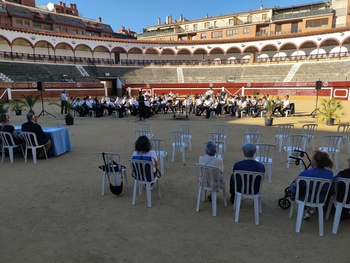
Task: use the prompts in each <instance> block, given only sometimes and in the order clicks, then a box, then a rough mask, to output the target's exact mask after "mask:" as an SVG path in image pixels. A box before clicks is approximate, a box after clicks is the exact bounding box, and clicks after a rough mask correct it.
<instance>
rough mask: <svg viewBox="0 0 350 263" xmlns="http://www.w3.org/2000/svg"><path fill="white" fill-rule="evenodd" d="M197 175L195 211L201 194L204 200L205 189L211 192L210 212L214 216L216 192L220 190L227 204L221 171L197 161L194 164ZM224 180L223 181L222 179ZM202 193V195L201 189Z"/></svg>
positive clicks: (197, 208) (197, 210) (197, 209)
mask: <svg viewBox="0 0 350 263" xmlns="http://www.w3.org/2000/svg"><path fill="white" fill-rule="evenodd" d="M195 167H196V170H197V175H198V197H197V207H196V212H199V206H200V201H201V197H202V196H203V201H205V200H206V196H207V191H209V192H210V193H211V199H212V201H211V203H212V213H213V216H216V203H217V192H218V191H219V190H222V193H223V199H224V205H225V206H227V201H226V190H225V186H226V185H225V184H224V185H223V180H224V179H223V178H222V173H221V170H220V169H219V168H216V167H212V166H207V165H202V164H199V163H196V164H195ZM224 182H225V181H224ZM203 190H204V194H203V195H202V191H203Z"/></svg>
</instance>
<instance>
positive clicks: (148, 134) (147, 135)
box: [135, 130, 153, 139]
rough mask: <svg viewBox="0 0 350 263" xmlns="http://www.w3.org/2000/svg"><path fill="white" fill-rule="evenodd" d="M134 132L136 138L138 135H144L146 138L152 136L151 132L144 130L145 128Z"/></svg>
mask: <svg viewBox="0 0 350 263" xmlns="http://www.w3.org/2000/svg"><path fill="white" fill-rule="evenodd" d="M135 134H136V138H138V137H140V136H146V137H147V138H148V139H151V138H152V137H153V134H152V132H150V131H145V130H139V131H135Z"/></svg>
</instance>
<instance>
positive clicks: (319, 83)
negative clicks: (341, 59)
mask: <svg viewBox="0 0 350 263" xmlns="http://www.w3.org/2000/svg"><path fill="white" fill-rule="evenodd" d="M321 87H322V81H321V80H318V81H316V89H321Z"/></svg>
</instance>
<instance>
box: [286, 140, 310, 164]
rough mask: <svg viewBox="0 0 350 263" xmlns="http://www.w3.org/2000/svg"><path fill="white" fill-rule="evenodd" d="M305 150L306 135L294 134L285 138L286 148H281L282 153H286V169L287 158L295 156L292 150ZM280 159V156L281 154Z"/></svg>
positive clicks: (288, 161) (288, 159)
mask: <svg viewBox="0 0 350 263" xmlns="http://www.w3.org/2000/svg"><path fill="white" fill-rule="evenodd" d="M305 148H306V135H303V134H294V135H289V136H288V137H287V143H286V146H285V147H283V151H284V152H286V153H287V164H286V167H287V168H289V166H290V158H289V156H291V155H295V153H294V150H297V151H305ZM281 158H282V154H281Z"/></svg>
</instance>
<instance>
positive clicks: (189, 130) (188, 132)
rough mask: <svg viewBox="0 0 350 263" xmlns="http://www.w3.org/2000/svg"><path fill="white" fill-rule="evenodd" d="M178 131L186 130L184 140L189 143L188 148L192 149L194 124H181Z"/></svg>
mask: <svg viewBox="0 0 350 263" xmlns="http://www.w3.org/2000/svg"><path fill="white" fill-rule="evenodd" d="M177 130H178V131H180V132H184V133H185V134H184V135H183V138H184V142H185V143H187V144H188V148H189V150H190V151H192V125H179V127H178V129H177Z"/></svg>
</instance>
